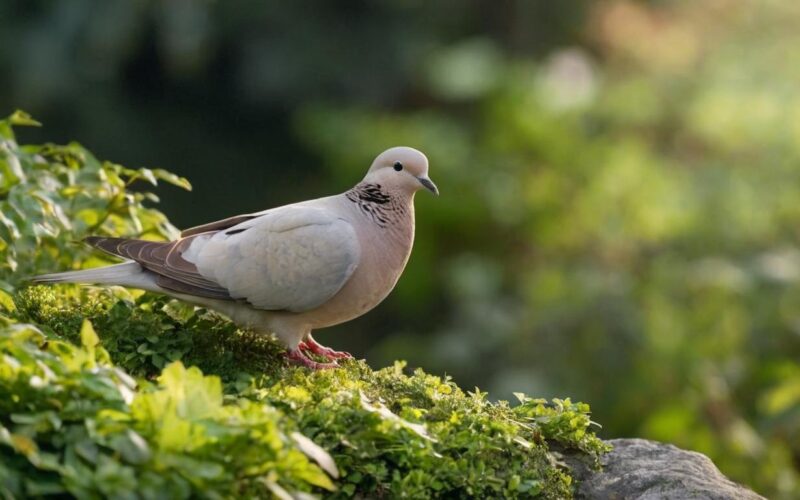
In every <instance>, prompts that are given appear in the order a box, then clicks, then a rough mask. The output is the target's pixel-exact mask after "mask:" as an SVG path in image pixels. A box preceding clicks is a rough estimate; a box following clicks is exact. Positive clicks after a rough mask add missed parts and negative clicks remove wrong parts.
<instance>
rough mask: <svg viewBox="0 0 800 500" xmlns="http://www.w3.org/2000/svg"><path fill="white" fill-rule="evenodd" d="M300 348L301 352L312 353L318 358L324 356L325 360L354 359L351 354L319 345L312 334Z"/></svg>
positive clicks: (301, 343)
mask: <svg viewBox="0 0 800 500" xmlns="http://www.w3.org/2000/svg"><path fill="white" fill-rule="evenodd" d="M298 347H299V348H300V349H301V350H305V351H311V352H313V353H314V354H316V355H317V356H322V357H323V358H325V359H329V360H336V359H352V358H353V355H352V354H350V353H349V352H342V351H334V350H333V349H331V348H330V347H325V346H324V345H321V344H318V343H317V341H316V340H314V337H312V336H311V334H310V333H309V334H308V335H307V336H306V338H305V340H304V341H303V342H300V345H299V346H298Z"/></svg>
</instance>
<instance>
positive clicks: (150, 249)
mask: <svg viewBox="0 0 800 500" xmlns="http://www.w3.org/2000/svg"><path fill="white" fill-rule="evenodd" d="M195 237H196V236H190V237H188V238H183V239H180V240H177V241H145V240H131V239H125V238H103V237H99V236H90V237H88V238H86V239H85V240H84V241H86V243H88V244H90V245H92V246H93V247H95V248H99V249H101V250H103V251H105V252H108V253H110V254H112V255H117V256H119V257H124V258H126V259H131V260H133V261H135V262H137V263H138V264H139V265H141V266H142V267H143V268H145V269H147V270H148V271H150V272H152V273H154V274H155V275H156V283H157V284H158V285H159V286H161V287H162V288H165V289H167V290H171V291H174V292H179V293H184V294H187V295H196V296H199V297H208V298H212V299H223V300H226V299H227V300H231V299H232V297H231V296H230V294H229V293H228V290H226V289H225V288H224V287H222V286H220V285H219V284H218V283H216V282H214V281H212V280H209V279H207V278H206V277H204V276H203V275H202V274H200V273H199V272H198V271H197V267H196V266H195V265H194V264H193V263H191V262H189V261H187V260H186V259H184V258H183V252H184V251H186V250H187V249H188V248H189V246H191V244H192V241H193V239H194V238H195Z"/></svg>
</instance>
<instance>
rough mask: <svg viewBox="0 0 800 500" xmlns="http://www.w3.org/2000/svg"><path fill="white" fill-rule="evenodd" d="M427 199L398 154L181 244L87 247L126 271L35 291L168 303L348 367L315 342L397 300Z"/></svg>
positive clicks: (48, 277) (96, 239)
mask: <svg viewBox="0 0 800 500" xmlns="http://www.w3.org/2000/svg"><path fill="white" fill-rule="evenodd" d="M420 189H425V190H428V191H430V192H432V193H433V194H435V195H437V196H438V194H439V189H438V188H437V186H436V184H434V183H433V181H432V180H431V179H430V177H429V175H428V159H427V157H426V156H425V155H424V154H423V153H422V152H420V151H418V150H416V149H413V148H410V147H404V146H399V147H393V148H390V149H387V150H386V151H384V152H382V153H381V154H379V155H378V156H377V157H376V158H375V160H374V161H373V162H372V164H371V165H370V167H369V170H368V171H367V173H366V175H365V177H364V178H363V180H361V182H359V183H358V184H356V185H355V186H354V187H353V188H352V189H350V190H348V191H345V192H344V193H341V194H337V195H334V196H328V197H324V198H317V199H313V200H308V201H302V202H298V203H293V204H289V205H284V206H280V207H276V208H270V209H267V210H264V211H261V212H255V213H249V214H244V215H238V216H234V217H229V218H227V219H223V220H220V221H216V222H211V223H208V224H203V225H200V226H196V227H192V228H189V229H186V230H184V231H182V232H181V234H180V237H179V238H178V239H176V240H174V241H149V240H141V239H127V238H116V237H105V236H89V237H87V238H85V239H84V241H85V242H86V243H88V244H89V245H91V246H92V247H95V248H97V249H99V250H102V251H104V252H106V253H109V254H111V255H114V256H116V257H122V258H123V259H125V261H124V262H122V263H119V264H115V265H110V266H106V267H100V268H94V269H86V270H79V271H67V272H61V273H54V274H43V275H39V276H36V277H34V278H32V282H33V283H41V284H46V283H81V284H94V285H120V286H124V287H130V288H138V289H142V290H146V291H150V292H157V293H161V294H165V295H168V296H171V297H174V298H177V299H179V300H182V301H185V302H188V303H190V304H194V305H197V306H201V307H205V308H208V309H211V310H214V311H217V312H219V313H221V314H223V315H225V316H227V317H228V318H230V319H231V320H232V321H233V322H234V323H236V324H237V325H239V326H241V327H244V328H249V329H251V330H253V331H255V332H257V333H263V334H274V335H275V336H276V337H277V338H278V339H279V340H280V341H281V342H282V343H283V344H284V345H285V347H286V349H287V351H286V357H287V358H288V359H289V360H290V361H291V362H294V363H296V364H299V365H302V366H305V367H308V368H310V369H314V370H318V369H326V368H335V367H337V366H339V364H338V362H337V361H338V360H339V359H343V358H351V357H352V356H351V355H350V354H349V353H346V352H339V351H335V350H333V349H330V348H328V347H325V346H323V345H321V344H319V343H317V342H316V341H315V340H314V338H313V337H312V335H311V332H312V331H313V330H317V329H321V328H326V327H329V326H333V325H337V324H341V323H344V322H347V321H350V320H352V319H355V318H357V317H359V316H361V315H363V314H365V313H367V312H368V311H370V310H372V309H373V308H375V307H376V306H377V305H378V304H380V303H381V302H382V301H383V300H384V299H385V298H386V297H387V296H388V295H389V293H390V292H391V291H392V289H393V288H394V287H395V285H396V284H397V282H398V280H399V278H400V275H401V274H402V273H403V270H404V269H405V266H406V264H407V262H408V259H409V257H410V255H411V249H412V246H413V243H414V225H415V220H414V195H415V194H416V192H417V191H419V190H420ZM309 352H311V353H314V354H316V355H317V356H320V357H322V358H323V359H325V360H326V362H318V361H315V360H314V359H312V358H311V357H310V356H309V354H308V353H309Z"/></svg>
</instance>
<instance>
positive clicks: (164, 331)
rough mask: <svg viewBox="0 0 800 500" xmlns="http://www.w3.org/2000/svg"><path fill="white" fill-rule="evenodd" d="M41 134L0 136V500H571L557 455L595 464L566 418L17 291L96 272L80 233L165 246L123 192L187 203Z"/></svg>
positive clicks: (188, 325) (102, 304)
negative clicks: (319, 367) (199, 499)
mask: <svg viewBox="0 0 800 500" xmlns="http://www.w3.org/2000/svg"><path fill="white" fill-rule="evenodd" d="M33 123H35V122H33V121H32V120H31V119H30V118H29V117H27V116H26V115H24V114H22V113H16V114H15V115H13V116H12V117H10V118H9V119H7V120H5V121H0V140H2V143H1V145H2V148H1V149H0V171H2V173H3V176H2V178H0V207H2V218H0V264H1V265H2V272H3V274H2V276H1V278H2V283H0V284H1V285H2V288H3V290H4V291H2V292H0V308H2V312H1V313H0V322H1V323H2V326H1V327H0V352H1V353H2V359H3V362H2V364H0V492H2V494H3V496H5V497H10V498H13V497H24V496H38V495H45V494H65V493H66V494H70V495H73V496H76V497H81V498H92V497H108V496H114V497H119V498H140V497H141V498H187V497H191V496H205V497H214V498H217V497H223V498H228V497H254V496H267V495H272V496H275V497H278V498H291V497H302V496H303V494H304V493H316V494H325V495H329V496H331V497H351V496H353V495H355V494H359V495H362V496H369V497H381V496H388V497H401V496H404V497H425V496H446V497H497V496H505V497H517V496H524V497H531V496H542V497H546V498H564V497H569V496H571V491H572V481H571V478H570V476H569V471H568V470H566V469H565V468H564V467H563V466H561V465H559V461H558V460H557V453H556V452H555V451H553V449H552V447H551V445H553V444H556V445H557V447H558V448H559V449H562V448H563V449H571V450H577V451H578V452H581V453H582V454H584V455H585V457H586V458H587V460H589V461H591V462H592V463H594V464H597V461H598V458H599V456H600V455H601V454H602V453H603V452H604V451H605V450H606V446H605V445H604V444H603V443H602V442H601V441H600V440H599V439H598V438H597V437H596V436H595V435H594V433H593V432H592V424H593V423H592V422H591V420H590V419H589V407H588V406H587V405H584V404H581V403H572V402H571V401H570V400H569V399H566V400H553V401H552V402H547V401H544V400H541V399H532V398H528V397H526V396H524V395H522V394H519V395H518V399H519V402H518V404H517V405H515V406H512V405H509V404H508V403H506V402H502V401H501V402H497V403H495V402H491V401H489V400H488V399H487V395H486V393H483V392H481V391H479V390H478V389H475V391H474V392H464V391H462V390H461V389H460V388H459V387H458V386H457V385H456V384H455V383H454V382H453V381H452V380H450V379H449V378H440V377H436V376H432V375H428V374H426V373H424V372H423V371H421V370H417V371H415V372H414V373H413V374H411V375H409V374H406V373H405V371H404V364H403V363H402V362H397V363H395V364H394V366H391V367H388V368H384V369H382V370H378V371H373V370H372V369H371V368H370V367H369V366H367V365H366V363H364V362H363V361H350V362H347V363H346V364H345V366H344V367H343V368H341V369H338V370H328V371H321V372H309V371H307V370H306V369H304V368H298V367H294V366H287V365H286V363H285V362H284V360H283V357H282V354H281V353H282V349H281V347H280V346H279V345H278V344H276V343H275V342H274V341H273V340H272V339H268V338H264V337H259V336H257V335H255V334H253V333H251V332H248V331H243V330H239V329H237V328H236V327H235V326H234V325H233V324H231V323H230V322H229V321H227V320H225V319H223V318H221V317H220V316H218V315H216V314H214V313H212V312H209V311H205V310H202V309H196V308H192V307H189V306H187V305H184V304H181V303H178V302H176V301H173V300H169V299H167V298H164V297H158V296H154V295H150V294H142V293H140V292H132V291H126V290H123V289H118V288H111V289H97V288H78V287H75V286H71V285H68V286H58V287H52V288H46V287H32V288H20V287H19V285H20V283H22V282H23V279H24V277H25V276H28V275H31V274H33V273H36V272H45V271H53V270H56V269H66V268H77V267H82V266H91V265H94V264H97V263H100V262H99V259H98V258H96V257H93V256H92V255H91V254H89V253H88V252H87V251H86V249H84V248H82V247H81V246H79V245H75V244H73V243H72V242H73V241H74V240H77V239H80V238H81V237H83V236H84V235H86V234H88V233H100V234H119V235H127V236H137V237H151V238H166V237H171V236H173V235H174V234H175V230H174V228H173V227H172V226H171V225H170V224H169V222H168V221H167V219H166V218H165V217H164V216H163V214H161V213H160V212H158V211H156V210H153V209H150V208H146V207H145V206H144V205H143V202H144V201H145V200H153V201H155V198H154V196H153V195H151V194H148V193H143V192H138V191H137V192H133V191H131V190H130V186H131V184H132V183H133V182H135V181H137V180H142V181H146V182H149V183H150V184H153V185H154V184H156V183H157V181H158V180H165V181H168V182H171V183H174V184H177V185H179V186H182V187H185V188H188V187H189V184H188V183H187V182H186V181H185V180H184V179H180V178H177V177H175V176H173V175H172V174H169V173H168V172H165V171H160V170H147V169H139V170H130V169H126V168H124V167H121V166H119V165H114V164H111V163H107V162H106V163H102V162H99V161H97V160H96V159H95V158H94V157H93V156H92V155H91V154H90V153H89V152H88V151H86V150H85V149H84V148H82V147H81V146H79V145H77V144H70V145H68V146H54V145H43V146H19V145H18V144H17V143H16V141H15V138H14V135H13V131H12V128H11V126H12V125H25V124H33ZM95 329H96V330H95ZM96 332H97V333H96ZM187 366H191V367H190V368H187Z"/></svg>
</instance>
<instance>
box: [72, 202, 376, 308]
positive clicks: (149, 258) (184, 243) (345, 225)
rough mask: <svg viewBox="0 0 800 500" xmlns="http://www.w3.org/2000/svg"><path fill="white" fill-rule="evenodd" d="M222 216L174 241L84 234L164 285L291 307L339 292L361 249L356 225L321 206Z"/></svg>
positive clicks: (262, 304)
mask: <svg viewBox="0 0 800 500" xmlns="http://www.w3.org/2000/svg"><path fill="white" fill-rule="evenodd" d="M232 219H236V218H232ZM232 219H226V220H232ZM223 223H224V221H220V222H219V223H212V224H208V225H205V226H198V227H199V228H210V227H212V226H214V224H218V225H217V226H216V228H217V229H210V230H198V231H195V229H192V230H190V232H188V235H187V232H184V233H183V234H184V235H186V236H185V237H182V238H181V239H179V240H177V241H171V242H159V241H145V240H130V239H124V238H103V237H89V238H87V239H86V241H87V243H89V244H91V245H92V246H94V247H97V248H99V249H101V250H104V251H106V252H108V253H111V254H113V255H118V256H120V257H125V258H127V259H131V260H134V261H136V262H138V263H139V264H140V265H141V266H142V267H144V268H145V269H147V270H148V271H150V272H152V273H154V274H156V282H157V283H158V285H159V286H161V287H163V288H165V289H167V290H171V291H174V292H179V293H182V294H186V295H196V296H199V297H208V298H213V299H222V300H246V301H247V302H249V303H250V304H252V305H253V306H254V307H256V308H258V309H265V310H288V311H292V312H302V311H307V310H309V309H313V308H315V307H318V306H319V305H321V304H323V303H325V302H326V301H328V300H329V299H330V298H331V297H333V296H334V295H336V293H337V292H338V291H339V290H340V289H341V288H342V287H343V286H344V284H345V283H346V282H347V280H348V279H349V278H350V276H351V275H352V274H353V271H355V269H356V267H357V266H358V262H359V259H360V256H361V247H360V245H359V243H358V238H357V237H356V233H355V229H353V226H352V225H351V224H350V223H349V222H347V221H346V220H344V219H341V218H339V217H337V216H335V215H334V214H332V213H331V212H330V211H329V210H325V209H321V208H314V207H310V206H302V205H293V206H286V207H281V208H278V209H273V210H269V211H266V212H263V213H261V214H254V215H253V216H241V219H240V222H239V223H237V224H228V223H225V224H223Z"/></svg>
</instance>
